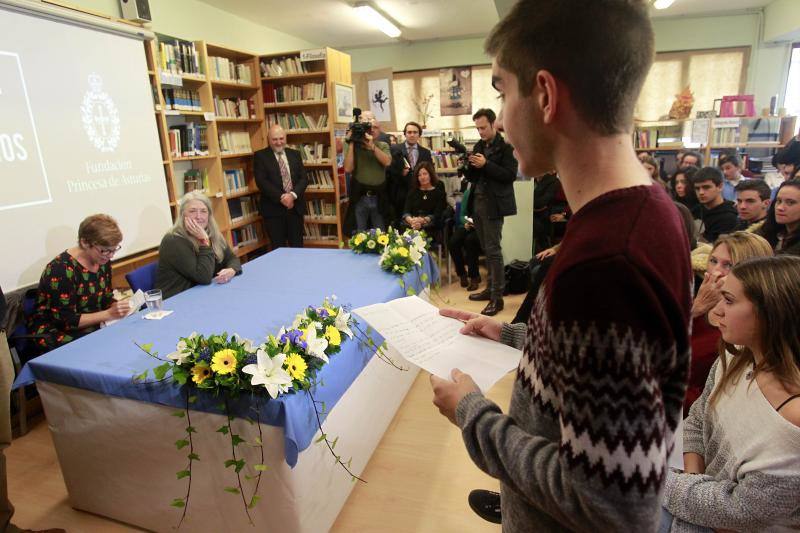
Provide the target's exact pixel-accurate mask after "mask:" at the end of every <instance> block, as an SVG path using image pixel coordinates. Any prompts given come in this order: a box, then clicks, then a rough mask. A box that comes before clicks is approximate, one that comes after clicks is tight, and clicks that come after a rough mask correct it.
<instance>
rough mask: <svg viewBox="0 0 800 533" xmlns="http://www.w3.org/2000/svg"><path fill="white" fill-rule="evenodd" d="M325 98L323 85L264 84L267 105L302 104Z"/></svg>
mask: <svg viewBox="0 0 800 533" xmlns="http://www.w3.org/2000/svg"><path fill="white" fill-rule="evenodd" d="M323 98H325V84H324V83H304V84H302V85H276V84H274V83H269V82H268V83H265V84H264V102H265V103H267V104H274V103H279V104H280V103H285V102H304V101H312V102H313V101H315V100H322V99H323Z"/></svg>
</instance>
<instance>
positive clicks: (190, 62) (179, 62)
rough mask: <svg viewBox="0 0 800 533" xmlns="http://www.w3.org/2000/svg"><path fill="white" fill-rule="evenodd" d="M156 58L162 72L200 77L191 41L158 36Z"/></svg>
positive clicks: (198, 64)
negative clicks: (157, 57)
mask: <svg viewBox="0 0 800 533" xmlns="http://www.w3.org/2000/svg"><path fill="white" fill-rule="evenodd" d="M158 56H159V65H160V68H161V70H162V71H163V72H169V73H172V74H193V75H202V71H201V70H200V60H199V56H198V54H197V48H196V47H195V45H194V43H193V42H191V41H184V40H181V39H175V38H172V37H167V36H164V35H159V36H158Z"/></svg>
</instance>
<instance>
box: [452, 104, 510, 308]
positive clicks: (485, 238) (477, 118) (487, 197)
mask: <svg viewBox="0 0 800 533" xmlns="http://www.w3.org/2000/svg"><path fill="white" fill-rule="evenodd" d="M495 118H496V116H495V114H494V111H492V110H491V109H479V110H478V111H477V112H476V113H475V114H474V115H473V116H472V120H473V121H474V122H475V127H476V128H477V129H478V134H479V135H480V137H481V140H480V141H478V142H477V143H475V148H474V149H473V151H472V154H470V155H469V156H468V158H467V160H468V162H469V167H468V168H467V169H466V171H465V172H464V176H465V177H466V179H468V180H469V181H470V182H472V183H474V191H475V193H474V194H475V204H474V219H475V230H476V231H477V232H478V239H479V240H480V242H481V248H483V250H484V252H485V253H486V269H487V270H488V274H489V275H488V281H487V284H486V289H484V290H483V291H481V292H478V293H475V294H471V295H470V297H469V299H470V300H475V301H481V300H488V301H489V303H488V305H487V306H486V307H485V308H484V309H483V311H481V314H484V315H487V316H494V315H496V314H497V313H499V312H500V311H502V310H503V286H504V284H505V272H504V271H503V250H502V248H501V247H500V239H501V238H502V236H503V218H504V217H507V216H511V215H515V214H517V202H516V199H515V198H514V180H516V178H517V160H516V159H515V158H514V147H513V146H511V145H510V144H508V143H507V142H505V140H504V139H503V136H502V135H500V133H499V132H498V131H497V130H496V129H495V128H494V121H495Z"/></svg>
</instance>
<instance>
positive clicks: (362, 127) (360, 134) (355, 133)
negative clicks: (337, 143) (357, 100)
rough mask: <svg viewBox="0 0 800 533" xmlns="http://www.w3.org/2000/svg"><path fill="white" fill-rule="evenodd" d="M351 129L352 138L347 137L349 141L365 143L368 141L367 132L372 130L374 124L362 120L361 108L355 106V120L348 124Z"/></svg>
mask: <svg viewBox="0 0 800 533" xmlns="http://www.w3.org/2000/svg"><path fill="white" fill-rule="evenodd" d="M347 129H348V130H349V131H350V138H349V139H347V142H348V143H362V144H363V143H365V142H367V139H366V134H367V133H369V132H370V131H371V130H372V124H371V123H369V122H361V109H359V108H357V107H354V108H353V122H351V123H350V124H348V125H347Z"/></svg>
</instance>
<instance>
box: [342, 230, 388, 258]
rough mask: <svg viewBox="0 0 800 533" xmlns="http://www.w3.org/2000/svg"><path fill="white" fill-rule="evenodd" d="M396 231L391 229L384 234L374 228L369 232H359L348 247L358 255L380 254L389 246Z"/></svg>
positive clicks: (351, 238)
mask: <svg viewBox="0 0 800 533" xmlns="http://www.w3.org/2000/svg"><path fill="white" fill-rule="evenodd" d="M395 233H396V232H395V230H394V229H392V227H391V226H390V227H389V231H386V232H384V231H383V230H381V229H380V228H373V229H371V230H369V231H359V232H358V233H356V234H355V235H353V236H352V237H350V241H349V242H348V245H349V246H350V249H351V250H353V252H355V253H357V254H380V253H383V249H384V248H386V245H387V244H389V240H390V239H391V238H392V236H393V235H394V234H395Z"/></svg>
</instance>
